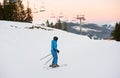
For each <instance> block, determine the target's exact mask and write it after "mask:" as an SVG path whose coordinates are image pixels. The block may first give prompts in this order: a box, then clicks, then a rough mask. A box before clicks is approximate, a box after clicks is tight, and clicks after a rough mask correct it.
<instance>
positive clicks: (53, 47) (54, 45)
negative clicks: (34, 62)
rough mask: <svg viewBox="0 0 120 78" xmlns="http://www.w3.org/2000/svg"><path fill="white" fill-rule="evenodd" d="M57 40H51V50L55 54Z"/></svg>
mask: <svg viewBox="0 0 120 78" xmlns="http://www.w3.org/2000/svg"><path fill="white" fill-rule="evenodd" d="M57 50H58V49H57V41H56V40H52V42H51V52H52V54H54V53H57Z"/></svg>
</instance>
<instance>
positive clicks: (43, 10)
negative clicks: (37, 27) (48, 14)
mask: <svg viewBox="0 0 120 78" xmlns="http://www.w3.org/2000/svg"><path fill="white" fill-rule="evenodd" d="M45 11H46V10H45V7H44V2H43V3H42V6H41V8H40V12H45Z"/></svg>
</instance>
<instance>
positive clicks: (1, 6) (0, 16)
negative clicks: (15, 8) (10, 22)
mask: <svg viewBox="0 0 120 78" xmlns="http://www.w3.org/2000/svg"><path fill="white" fill-rule="evenodd" d="M3 19H4V16H3V5H2V4H1V3H0V20H3Z"/></svg>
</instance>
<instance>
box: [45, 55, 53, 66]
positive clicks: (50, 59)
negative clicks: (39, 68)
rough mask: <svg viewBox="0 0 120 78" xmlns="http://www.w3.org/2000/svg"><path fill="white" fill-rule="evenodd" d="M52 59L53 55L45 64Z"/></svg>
mask: <svg viewBox="0 0 120 78" xmlns="http://www.w3.org/2000/svg"><path fill="white" fill-rule="evenodd" d="M51 59H52V57H51V58H50V59H49V60H48V61H47V62H46V63H45V64H44V65H46V64H47V63H48V62H49V61H50V60H51Z"/></svg>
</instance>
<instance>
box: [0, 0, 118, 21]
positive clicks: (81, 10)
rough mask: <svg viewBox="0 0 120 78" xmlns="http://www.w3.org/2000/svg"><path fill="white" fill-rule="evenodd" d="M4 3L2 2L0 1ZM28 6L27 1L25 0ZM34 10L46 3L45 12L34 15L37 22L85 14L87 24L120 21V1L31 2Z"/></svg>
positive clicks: (40, 0)
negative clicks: (60, 16)
mask: <svg viewBox="0 0 120 78" xmlns="http://www.w3.org/2000/svg"><path fill="white" fill-rule="evenodd" d="M0 1H2V0H0ZM23 1H24V3H25V4H26V2H27V0H23ZM29 1H30V6H31V7H32V8H34V7H36V8H37V10H40V7H41V6H42V3H43V2H44V7H45V10H46V11H45V12H40V13H38V14H35V15H34V18H35V20H42V19H43V18H44V19H47V18H50V17H51V16H52V15H55V16H59V15H60V13H63V14H62V15H63V16H64V18H68V19H74V18H75V17H76V15H78V14H84V15H85V18H86V22H98V23H100V22H101V23H102V22H104V23H108V22H117V21H120V0H29Z"/></svg>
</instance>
